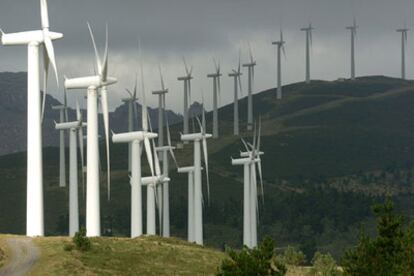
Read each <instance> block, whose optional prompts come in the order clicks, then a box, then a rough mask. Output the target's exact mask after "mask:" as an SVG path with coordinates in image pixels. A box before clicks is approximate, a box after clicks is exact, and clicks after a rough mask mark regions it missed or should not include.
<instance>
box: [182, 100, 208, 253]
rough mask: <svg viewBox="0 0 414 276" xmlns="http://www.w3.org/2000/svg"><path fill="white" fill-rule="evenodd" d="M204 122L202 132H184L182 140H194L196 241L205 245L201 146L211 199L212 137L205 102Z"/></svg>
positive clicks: (201, 124)
mask: <svg viewBox="0 0 414 276" xmlns="http://www.w3.org/2000/svg"><path fill="white" fill-rule="evenodd" d="M202 116H203V123H200V121H199V119H198V118H197V121H198V124H199V126H200V130H201V132H200V133H191V134H182V135H181V140H182V141H193V142H194V241H195V242H196V243H197V244H200V245H203V208H202V205H203V193H202V185H201V184H202V175H201V146H202V147H203V153H204V164H205V168H206V177H207V198H208V202H209V201H210V183H209V182H210V181H209V174H208V152H207V139H208V138H211V137H212V135H211V134H207V133H206V132H205V129H206V127H205V114H204V104H203V115H202Z"/></svg>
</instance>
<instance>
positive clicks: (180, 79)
mask: <svg viewBox="0 0 414 276" xmlns="http://www.w3.org/2000/svg"><path fill="white" fill-rule="evenodd" d="M192 79H193V77H192V76H184V77H178V78H177V80H179V81H188V80H192Z"/></svg>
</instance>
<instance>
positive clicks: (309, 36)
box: [300, 23, 315, 83]
mask: <svg viewBox="0 0 414 276" xmlns="http://www.w3.org/2000/svg"><path fill="white" fill-rule="evenodd" d="M314 29H315V28H313V27H312V23H309V26H308V27H304V28H302V29H300V30H301V31H303V32H306V83H310V82H311V78H310V48H311V46H312V31H313V30H314Z"/></svg>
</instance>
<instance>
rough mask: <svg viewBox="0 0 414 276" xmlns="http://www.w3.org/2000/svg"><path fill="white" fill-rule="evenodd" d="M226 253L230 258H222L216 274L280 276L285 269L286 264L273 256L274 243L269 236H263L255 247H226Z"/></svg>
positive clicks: (283, 273) (284, 272)
mask: <svg viewBox="0 0 414 276" xmlns="http://www.w3.org/2000/svg"><path fill="white" fill-rule="evenodd" d="M227 254H228V255H229V257H230V258H228V259H225V260H223V262H222V263H221V265H220V267H219V268H218V269H217V275H223V276H224V275H273V276H282V275H285V274H286V271H287V269H286V266H285V265H284V264H283V263H281V262H280V261H278V260H277V259H276V258H274V244H273V241H272V239H270V238H265V239H264V240H263V241H262V243H260V245H259V246H258V247H257V248H253V249H249V248H247V247H244V248H243V249H242V250H240V251H235V250H232V249H227Z"/></svg>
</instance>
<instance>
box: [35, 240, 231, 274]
mask: <svg viewBox="0 0 414 276" xmlns="http://www.w3.org/2000/svg"><path fill="white" fill-rule="evenodd" d="M70 242H71V241H70V239H68V238H37V239H35V244H36V245H37V246H38V247H39V248H40V249H41V258H40V260H39V261H38V262H37V263H36V265H35V267H34V269H33V271H32V272H31V274H32V275H213V274H214V273H215V271H216V268H217V267H218V265H219V264H220V262H221V260H222V259H223V258H225V254H224V253H222V252H220V251H217V250H214V249H210V248H205V247H201V246H197V245H194V244H190V243H187V242H184V241H181V240H178V239H165V238H159V237H141V238H137V239H128V238H93V239H92V249H91V250H90V251H88V252H79V251H77V250H76V249H73V250H72V251H64V249H63V247H64V244H65V243H70Z"/></svg>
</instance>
